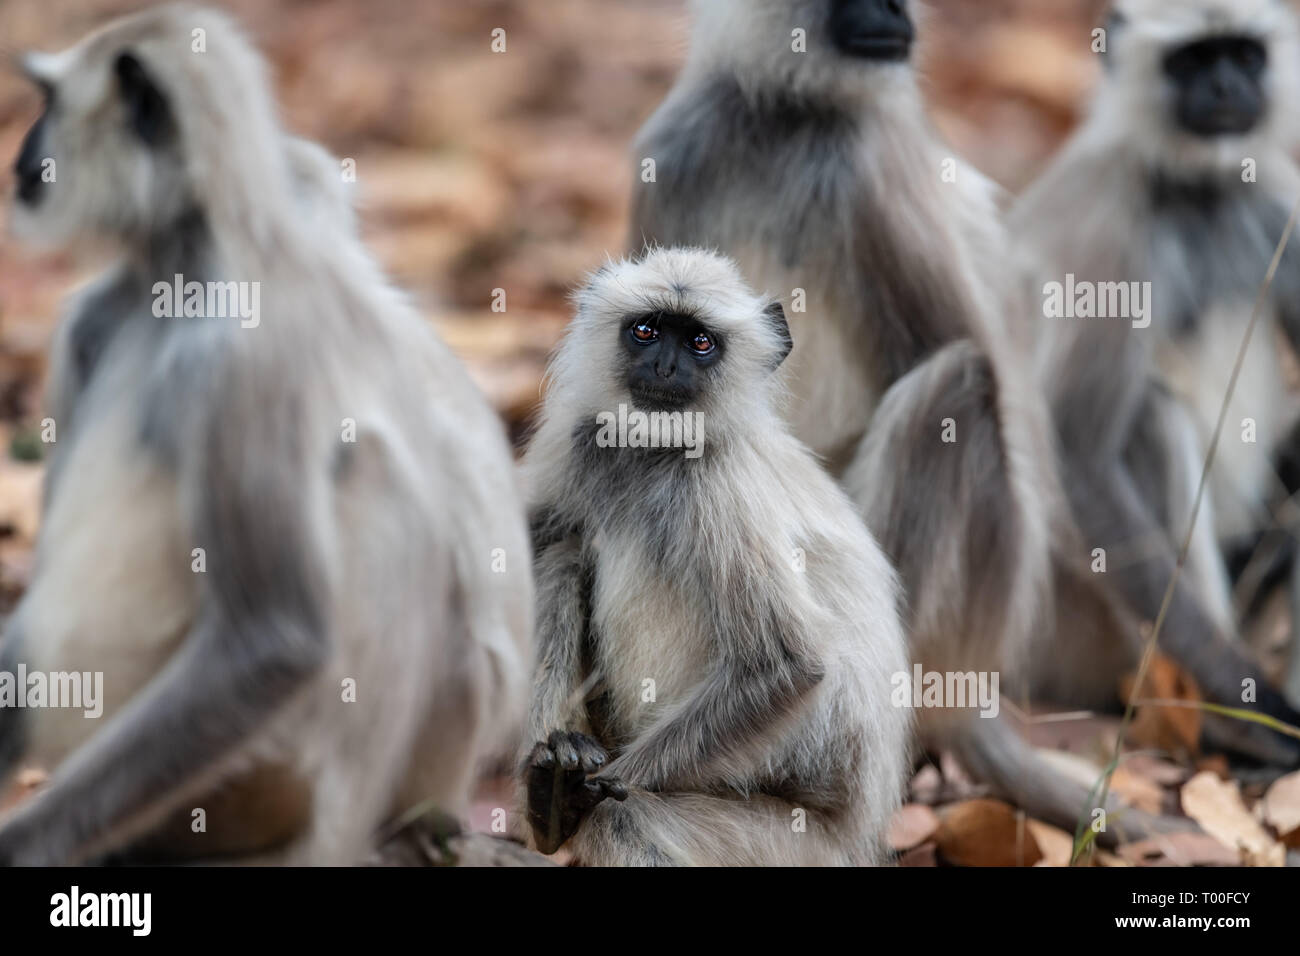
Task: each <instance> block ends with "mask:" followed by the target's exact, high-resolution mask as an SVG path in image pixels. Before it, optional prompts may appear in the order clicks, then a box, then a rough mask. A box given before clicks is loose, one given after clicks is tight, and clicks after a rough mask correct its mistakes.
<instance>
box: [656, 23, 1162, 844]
mask: <svg viewBox="0 0 1300 956" xmlns="http://www.w3.org/2000/svg"><path fill="white" fill-rule="evenodd" d="M910 6H911V4H909V3H906V2H903V0H743V2H742V0H698V2H697V3H696V4H695V12H696V25H695V31H694V36H693V40H692V44H691V49H690V53H689V55H688V58H687V62H686V66H685V68H684V69H683V71H682V74H681V76H680V77H679V79H678V81H677V83H676V85H675V86H674V87H673V90H672V91H671V93H670V94H669V95H668V98H667V99H666V100H665V102H664V103H663V104H662V105H661V106H660V108H659V109H658V111H657V112H656V113H655V114H654V116H653V117H651V119H650V120H649V121H648V123H647V124H646V126H645V128H644V129H643V130H642V131H641V134H640V137H639V139H638V142H637V145H636V147H635V155H636V156H637V157H638V160H639V162H640V167H639V169H638V172H639V173H641V174H642V175H639V176H638V183H637V194H636V199H635V204H634V218H633V225H632V242H633V244H634V245H636V244H639V243H641V242H642V241H657V242H663V243H690V244H698V245H703V246H707V247H716V248H719V249H721V250H722V251H724V252H726V253H727V254H729V255H731V256H734V257H735V258H736V260H737V261H738V262H739V264H740V267H741V270H742V272H743V273H744V275H745V276H746V278H747V279H748V280H749V281H750V282H751V283H752V284H754V285H755V286H757V287H758V288H761V289H764V290H767V291H768V292H771V293H773V294H780V295H782V296H788V297H789V301H790V309H789V316H790V322H791V326H792V331H793V337H794V341H795V343H796V347H795V349H794V353H793V355H792V356H791V359H790V362H789V363H788V365H789V370H788V374H787V381H788V383H789V385H790V386H791V388H792V390H793V393H794V395H793V397H794V401H793V404H792V407H791V409H790V412H789V418H790V421H791V423H792V424H793V430H794V433H795V435H796V436H798V437H799V438H800V439H802V440H803V441H805V442H807V443H808V444H809V445H810V446H811V447H812V449H813V450H814V451H815V452H817V453H818V454H820V455H821V456H823V457H824V458H826V459H827V460H828V462H829V464H830V465H831V466H832V467H833V468H834V469H835V470H837V471H841V472H842V477H843V481H844V484H845V487H846V488H847V490H848V491H849V494H850V495H851V497H852V498H853V499H854V500H855V501H856V502H857V504H858V505H859V507H860V508H861V510H862V511H863V512H864V514H865V515H866V517H867V521H868V524H869V525H870V527H871V529H872V530H873V531H874V532H875V534H876V535H877V537H878V538H879V540H880V542H881V544H882V545H883V547H884V549H885V551H886V553H887V554H888V555H889V556H890V557H891V558H892V559H893V561H894V562H895V563H896V565H897V567H898V568H899V571H900V574H901V577H902V582H903V586H904V590H905V593H906V596H907V605H908V625H909V632H910V635H911V656H912V660H913V662H914V663H915V664H917V665H920V666H921V667H922V668H923V669H924V671H925V672H938V673H940V674H954V673H960V674H970V673H972V672H982V673H988V672H994V673H997V672H999V671H1001V670H1002V669H1003V668H1004V667H1005V666H1007V665H1009V664H1010V663H1012V662H1013V661H1015V660H1016V659H1017V658H1018V657H1019V656H1020V653H1021V652H1022V650H1023V648H1024V647H1025V646H1026V644H1027V642H1028V638H1029V634H1030V631H1031V630H1032V628H1033V626H1034V625H1035V623H1037V622H1039V621H1040V620H1041V615H1042V612H1043V604H1044V601H1045V598H1046V597H1047V596H1048V592H1049V585H1048V580H1047V571H1046V569H1047V568H1048V567H1049V563H1050V562H1049V541H1050V537H1051V535H1050V533H1049V527H1050V525H1051V522H1052V517H1051V516H1052V514H1053V513H1054V511H1055V510H1057V509H1059V507H1060V503H1059V493H1058V492H1057V490H1056V484H1055V478H1054V475H1053V473H1052V467H1051V453H1050V441H1049V430H1048V427H1047V423H1046V422H1045V421H1040V420H1039V418H1038V416H1039V414H1040V413H1039V412H1038V411H1037V410H1036V408H1035V405H1036V402H1037V400H1036V399H1035V398H1034V397H1031V396H1029V395H1028V391H1029V387H1028V382H1027V381H1025V379H1027V378H1028V376H1027V375H1026V374H1025V373H1024V371H1023V367H1024V365H1025V363H1024V362H1023V361H1022V360H1021V357H1020V356H1017V355H1014V354H1012V352H1011V345H1010V344H1009V336H1008V334H1007V331H1006V330H1005V329H1004V327H1003V316H1004V314H1005V313H1006V312H1008V311H1011V310H1012V306H1011V304H1010V299H1011V292H1012V285H1011V284H1010V283H1005V285H1004V283H1003V281H1002V279H1001V278H1000V277H1002V276H1003V275H1005V273H1006V269H1005V267H1004V265H1003V263H1002V261H1001V256H1002V253H1003V252H1004V250H1005V241H1004V237H1003V235H1002V233H1001V231H1000V225H999V221H998V215H997V211H996V208H995V203H994V198H995V197H994V190H993V187H992V186H991V184H990V183H988V181H987V180H985V179H984V178H983V177H981V176H980V175H979V174H978V173H976V172H975V171H973V170H971V169H968V168H966V167H964V166H959V165H958V163H957V161H956V160H955V159H954V158H953V156H952V154H951V152H950V150H948V149H947V148H946V147H945V146H944V145H943V144H942V142H941V141H940V140H939V138H938V136H937V135H936V133H935V132H934V131H933V129H932V128H931V126H930V124H929V122H928V120H927V118H926V115H925V112H924V106H923V102H922V97H921V94H920V91H919V88H918V84H917V80H916V74H915V71H914V70H913V68H912V66H911V64H910V62H909V56H910V51H911V48H912V43H913V39H914V26H913V22H912V19H911V16H910V14H909V7H910ZM650 171H652V172H653V176H651V175H648V173H649V172H650ZM963 704H964V705H963ZM918 706H919V702H918ZM979 713H980V711H979V710H978V709H976V708H975V707H974V706H973V704H971V703H970V702H969V701H967V702H962V701H957V700H949V701H947V702H946V705H945V706H943V707H938V708H934V707H928V708H925V709H923V710H922V711H921V712H920V714H919V718H920V727H919V729H920V732H921V737H922V740H923V742H924V743H925V745H926V746H927V747H928V748H930V749H943V748H948V749H952V750H954V751H955V752H957V754H958V755H959V756H960V758H961V759H962V762H963V763H964V764H966V766H967V767H968V769H969V770H971V771H972V772H973V773H974V774H975V775H977V776H978V777H979V778H980V780H981V781H982V782H984V783H986V784H989V785H992V786H993V787H994V788H995V789H996V790H997V791H999V792H1001V793H1002V794H1004V795H1007V796H1009V797H1010V798H1012V799H1013V800H1015V801H1016V802H1017V803H1019V804H1020V805H1021V806H1022V807H1023V808H1024V809H1025V810H1027V811H1029V812H1030V813H1033V814H1034V815H1036V816H1039V817H1041V818H1044V819H1047V820H1050V821H1052V822H1054V823H1057V824H1060V825H1064V826H1071V827H1072V826H1073V823H1074V822H1075V820H1076V819H1078V818H1079V816H1080V815H1081V814H1082V813H1083V812H1084V810H1085V808H1086V807H1087V806H1088V803H1087V793H1086V789H1085V788H1083V787H1081V786H1078V785H1075V784H1072V783H1069V782H1067V781H1066V780H1064V779H1061V778H1059V777H1058V776H1057V775H1056V774H1054V773H1053V772H1051V771H1049V770H1048V768H1047V767H1046V766H1045V765H1043V764H1041V763H1040V762H1039V761H1038V760H1037V758H1036V757H1035V756H1034V755H1033V753H1032V751H1030V750H1029V748H1028V747H1027V746H1026V745H1025V744H1024V743H1023V742H1022V741H1021V739H1020V738H1019V737H1018V736H1017V734H1016V732H1015V730H1014V728H1012V727H1011V726H1009V725H1008V723H1007V722H1006V719H1005V718H1004V717H1000V716H994V717H987V715H986V717H985V718H981V717H979V716H977V715H978V714H979ZM1125 819H1126V821H1127V822H1128V824H1129V825H1130V826H1132V827H1133V829H1135V830H1138V829H1141V820H1140V818H1139V816H1138V815H1137V814H1129V815H1128V816H1126V818H1125ZM1113 836H1114V833H1111V834H1110V837H1113Z"/></svg>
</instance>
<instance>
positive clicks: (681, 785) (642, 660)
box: [523, 249, 910, 865]
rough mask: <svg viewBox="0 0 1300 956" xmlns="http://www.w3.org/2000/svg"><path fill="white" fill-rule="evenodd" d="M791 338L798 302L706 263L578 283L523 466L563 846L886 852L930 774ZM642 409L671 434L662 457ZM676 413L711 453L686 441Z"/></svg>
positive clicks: (547, 848)
mask: <svg viewBox="0 0 1300 956" xmlns="http://www.w3.org/2000/svg"><path fill="white" fill-rule="evenodd" d="M789 351H790V337H789V332H788V330H787V327H786V322H785V317H784V314H783V311H782V309H781V306H780V304H779V303H775V302H769V301H768V300H766V299H763V298H759V297H757V296H755V295H754V294H753V293H752V292H750V291H749V289H748V288H747V287H746V286H745V284H744V283H743V281H742V280H741V278H740V275H739V273H738V272H737V271H736V268H735V266H734V265H733V264H732V263H731V262H729V261H728V260H725V259H722V258H719V257H717V256H714V255H711V254H708V253H704V252H699V251H695V250H683V249H666V250H654V251H650V252H649V253H647V254H646V256H645V258H644V259H642V260H640V261H622V262H617V263H611V264H608V265H606V266H605V267H604V268H603V269H601V270H600V271H599V272H597V273H596V275H595V276H594V277H593V279H592V281H591V283H590V285H588V286H587V288H586V289H584V290H583V291H582V292H581V294H580V295H579V296H578V299H577V314H576V316H575V318H574V320H573V323H572V324H571V326H570V328H569V331H568V334H567V336H566V338H565V340H564V343H563V344H562V345H561V347H560V350H559V352H558V354H557V355H556V358H555V361H554V364H553V366H552V369H551V373H550V381H551V387H550V389H549V391H548V392H547V396H546V401H545V404H544V406H543V410H542V418H541V424H540V427H539V429H538V431H537V433H536V436H535V437H534V438H533V440H532V443H531V444H530V445H529V448H528V451H527V453H526V455H525V458H524V472H525V481H526V485H527V489H528V499H529V506H530V509H531V512H532V522H533V528H534V540H533V543H534V548H535V551H536V566H535V567H536V573H537V577H538V644H539V646H538V655H539V666H538V672H537V676H536V679H535V686H534V692H533V704H532V710H531V716H530V718H529V722H528V729H529V734H528V735H527V736H526V738H525V739H526V743H532V744H534V746H533V749H532V750H531V752H530V753H529V754H528V755H527V757H526V759H525V761H524V766H523V774H524V778H525V779H524V785H525V789H526V802H527V806H528V817H529V821H530V823H531V826H532V836H533V841H534V844H535V845H536V846H537V847H538V848H539V849H541V850H543V851H544V852H547V853H550V852H554V851H555V850H556V849H557V848H558V847H559V846H560V845H562V844H564V843H565V842H566V841H567V842H568V844H569V846H570V847H571V848H572V850H573V852H574V854H575V857H576V858H577V860H579V861H580V862H583V863H586V864H591V865H618V864H627V865H637V864H649V865H656V864H663V865H669V864H678V865H685V864H694V865H727V864H733V865H763V864H784V865H794V864H869V863H878V862H881V861H882V860H883V858H884V853H885V846H884V842H883V837H884V834H885V830H886V828H887V826H888V823H889V819H890V815H891V814H892V812H893V810H894V808H895V807H896V806H897V805H898V801H899V796H900V794H901V792H902V788H903V786H904V782H905V774H906V772H907V770H908V767H909V763H908V734H909V724H910V719H909V711H908V710H907V708H905V707H901V706H893V704H892V702H891V700H890V691H891V679H892V678H893V677H894V675H898V674H904V673H905V672H906V667H907V658H906V649H905V643H904V637H903V632H902V627H901V624H900V621H899V616H898V611H897V608H896V600H897V594H896V591H897V589H896V584H895V577H894V572H893V570H892V569H891V568H890V566H889V563H888V561H887V560H886V558H885V556H884V554H883V553H882V552H881V550H880V548H879V547H878V546H877V544H876V543H875V541H874V540H873V539H872V538H871V535H870V533H869V532H868V531H867V530H866V528H865V527H864V526H863V524H862V522H861V521H860V520H859V519H858V517H857V515H856V513H855V511H854V509H853V507H852V505H851V504H850V502H849V501H848V499H847V498H846V497H845V496H844V494H843V493H842V492H841V491H840V490H839V489H838V488H837V487H836V486H835V483H834V482H833V481H832V479H831V478H830V477H829V476H828V475H827V474H826V473H825V472H824V471H823V470H822V468H821V467H820V465H819V464H818V463H817V462H816V460H815V459H814V458H813V456H812V455H811V454H810V453H809V452H808V450H807V448H805V447H804V446H803V445H802V444H801V443H799V442H798V441H797V440H796V439H795V438H793V437H792V436H791V435H790V433H789V430H788V428H787V427H786V426H785V424H784V423H783V422H782V421H781V419H780V417H779V415H778V410H777V403H778V400H779V398H780V394H781V389H780V386H779V383H778V380H777V376H776V369H777V367H778V366H779V365H780V364H781V363H782V361H783V360H784V359H785V357H786V355H787V354H788V353H789ZM638 416H646V418H645V423H646V424H648V425H649V426H650V427H651V428H652V429H654V428H655V426H656V425H657V433H658V434H659V435H660V436H663V437H661V439H660V441H659V442H658V443H657V444H658V445H659V447H639V446H642V445H644V444H645V441H642V440H639V439H637V437H636V435H637V432H636V431H634V429H635V428H636V427H637V421H638ZM654 416H657V417H654ZM624 418H625V419H626V420H627V421H628V428H627V430H626V436H627V441H626V442H624V443H623V444H624V445H626V447H618V444H619V443H618V441H617V440H616V435H615V434H614V425H613V422H614V421H615V420H620V419H624ZM670 419H675V420H676V421H677V423H678V425H679V428H678V432H677V434H679V435H682V436H685V437H686V438H690V437H692V436H693V438H694V444H690V443H687V446H686V447H685V448H684V447H681V445H680V444H679V445H678V446H677V447H671V446H672V444H673V443H672V441H670V440H669V439H671V437H672V434H673V433H672V432H671V430H670V426H669V424H668V421H669V420H670ZM643 431H644V430H643ZM650 434H655V431H653V430H652V431H651V432H650ZM643 438H644V435H643ZM608 798H612V799H608Z"/></svg>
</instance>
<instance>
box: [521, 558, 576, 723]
mask: <svg viewBox="0 0 1300 956" xmlns="http://www.w3.org/2000/svg"><path fill="white" fill-rule="evenodd" d="M533 570H534V574H535V577H536V588H537V643H538V646H537V670H536V673H535V675H534V677H533V695H532V703H531V705H530V707H529V716H528V729H529V733H528V736H527V739H526V740H525V746H528V747H531V746H532V745H533V744H535V743H537V742H538V741H543V740H546V739H547V735H548V734H549V733H550V732H551V731H554V730H561V729H563V730H577V731H581V732H583V733H590V732H591V727H590V723H589V721H588V718H587V712H586V709H585V708H584V707H583V706H581V705H582V701H581V700H579V699H577V698H578V697H579V694H580V690H581V687H582V682H583V676H584V675H583V642H584V640H585V639H586V634H587V626H588V621H589V619H590V614H591V609H590V601H591V571H590V567H589V566H588V564H587V562H586V561H585V560H584V558H583V552H582V540H581V538H580V537H579V536H578V534H577V533H573V534H570V535H567V536H565V537H562V538H559V539H558V540H555V541H550V542H540V543H539V549H538V554H537V558H536V560H535V561H534V565H533Z"/></svg>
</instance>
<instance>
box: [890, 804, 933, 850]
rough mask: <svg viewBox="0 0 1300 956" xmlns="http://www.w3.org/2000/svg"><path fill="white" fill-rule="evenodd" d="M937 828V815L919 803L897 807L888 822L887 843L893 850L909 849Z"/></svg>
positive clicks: (929, 835)
mask: <svg viewBox="0 0 1300 956" xmlns="http://www.w3.org/2000/svg"><path fill="white" fill-rule="evenodd" d="M938 829H939V816H938V814H936V813H935V812H934V811H933V810H931V809H930V808H929V807H927V806H925V805H924V804H920V803H908V804H904V805H903V806H901V807H899V808H898V810H897V811H896V812H895V813H894V818H893V819H892V820H890V822H889V845H890V846H891V847H893V848H894V849H895V850H910V849H912V847H914V846H919V845H920V844H922V843H924V842H925V841H926V840H928V839H930V837H932V836H934V833H935V831H936V830H938Z"/></svg>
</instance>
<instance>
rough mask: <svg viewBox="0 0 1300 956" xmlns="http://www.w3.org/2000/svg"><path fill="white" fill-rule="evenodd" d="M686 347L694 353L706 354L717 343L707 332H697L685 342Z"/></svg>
mask: <svg viewBox="0 0 1300 956" xmlns="http://www.w3.org/2000/svg"><path fill="white" fill-rule="evenodd" d="M687 347H688V348H689V349H690V350H691V351H692V352H694V353H695V354H696V355H708V354H709V353H710V352H712V351H713V350H714V349H715V348H717V345H716V344H715V343H714V341H713V339H712V338H711V337H710V336H709V334H708V333H707V332H697V333H696V334H695V337H694V338H693V339H691V340H690V342H689V343H687Z"/></svg>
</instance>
